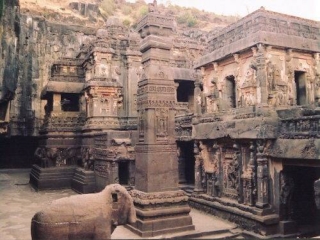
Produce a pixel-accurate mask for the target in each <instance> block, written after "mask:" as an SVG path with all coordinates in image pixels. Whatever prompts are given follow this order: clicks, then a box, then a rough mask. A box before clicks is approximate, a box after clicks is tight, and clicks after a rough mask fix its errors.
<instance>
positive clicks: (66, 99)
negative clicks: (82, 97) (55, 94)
mask: <svg viewBox="0 0 320 240" xmlns="http://www.w3.org/2000/svg"><path fill="white" fill-rule="evenodd" d="M61 109H62V111H64V112H79V95H78V94H75V93H62V94H61Z"/></svg>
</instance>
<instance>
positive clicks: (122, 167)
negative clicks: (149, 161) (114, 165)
mask: <svg viewBox="0 0 320 240" xmlns="http://www.w3.org/2000/svg"><path fill="white" fill-rule="evenodd" d="M118 166H119V183H120V184H121V185H128V184H129V162H127V161H126V162H122V161H121V162H118Z"/></svg>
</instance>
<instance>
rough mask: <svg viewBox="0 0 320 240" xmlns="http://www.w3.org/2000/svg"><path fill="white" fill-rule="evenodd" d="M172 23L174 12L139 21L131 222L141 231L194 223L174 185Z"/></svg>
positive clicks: (145, 233)
mask: <svg viewBox="0 0 320 240" xmlns="http://www.w3.org/2000/svg"><path fill="white" fill-rule="evenodd" d="M158 24H159V26H158ZM163 25H165V26H163ZM173 26H174V24H173V18H171V17H168V16H161V15H160V14H158V13H157V12H150V13H149V14H148V15H146V16H145V17H144V18H143V19H142V20H141V22H140V23H138V27H137V28H138V32H139V33H140V34H141V36H142V37H144V39H143V40H142V42H141V47H140V51H141V52H142V64H143V66H144V72H143V74H142V77H141V79H140V81H139V83H138V92H137V99H138V100H137V108H138V118H139V124H138V131H139V142H138V143H137V145H136V147H135V151H136V175H135V189H134V190H132V192H131V195H132V197H133V201H134V204H135V207H136V209H137V222H136V223H134V224H132V225H129V228H130V229H131V230H132V231H134V232H135V233H137V234H139V235H140V236H142V237H152V236H157V235H161V234H166V233H173V232H183V231H188V230H193V229H194V226H193V225H192V219H191V217H190V216H189V212H190V207H189V206H188V197H187V196H186V194H185V192H184V191H182V190H179V188H178V160H177V147H176V141H175V130H174V129H175V105H176V98H175V83H174V79H173V77H172V73H171V69H170V65H169V63H170V50H171V45H172V41H171V39H170V38H169V36H170V34H172V31H173ZM159 32H161V33H162V34H161V36H156V35H154V34H157V33H159Z"/></svg>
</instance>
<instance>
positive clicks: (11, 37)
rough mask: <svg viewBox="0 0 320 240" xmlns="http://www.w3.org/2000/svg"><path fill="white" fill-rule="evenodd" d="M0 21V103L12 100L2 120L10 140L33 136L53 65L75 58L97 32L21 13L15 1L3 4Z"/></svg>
mask: <svg viewBox="0 0 320 240" xmlns="http://www.w3.org/2000/svg"><path fill="white" fill-rule="evenodd" d="M93 10H94V9H93ZM1 21H2V27H1V31H2V32H3V34H2V39H1V46H0V50H1V52H2V56H3V61H1V63H0V75H1V79H2V81H1V101H2V102H4V101H7V100H12V99H13V101H12V102H11V108H10V111H9V112H8V113H6V114H5V113H4V112H5V110H6V108H4V107H1V116H3V117H2V119H4V118H5V117H7V118H9V119H10V135H11V136H15V135H19V136H36V135H38V130H39V127H40V125H41V123H42V120H43V117H44V105H45V102H44V101H42V100H40V94H41V91H42V89H43V86H45V84H46V83H47V81H48V78H49V75H50V69H51V65H52V63H53V61H54V60H57V59H59V58H60V57H62V56H64V57H74V56H75V54H76V53H75V50H78V49H79V48H80V46H81V44H83V43H85V42H87V41H88V40H89V39H92V38H94V36H93V35H94V34H95V32H96V29H93V28H90V27H85V28H84V27H82V26H75V25H65V24H63V23H59V22H50V21H47V20H46V19H45V18H44V17H40V16H35V15H32V14H28V12H25V11H24V13H20V9H19V1H18V0H17V1H5V2H4V12H3V15H2V17H1ZM4 115H6V116H4Z"/></svg>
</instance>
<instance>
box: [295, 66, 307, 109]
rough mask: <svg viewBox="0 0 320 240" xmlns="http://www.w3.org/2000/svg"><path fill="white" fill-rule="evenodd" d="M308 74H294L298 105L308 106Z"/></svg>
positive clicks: (298, 72)
mask: <svg viewBox="0 0 320 240" xmlns="http://www.w3.org/2000/svg"><path fill="white" fill-rule="evenodd" d="M305 75H306V73H305V72H301V71H295V72H294V81H295V83H296V98H297V105H305V104H307V91H306V78H305Z"/></svg>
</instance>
